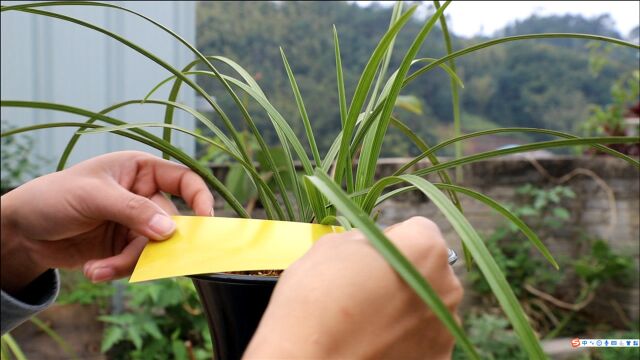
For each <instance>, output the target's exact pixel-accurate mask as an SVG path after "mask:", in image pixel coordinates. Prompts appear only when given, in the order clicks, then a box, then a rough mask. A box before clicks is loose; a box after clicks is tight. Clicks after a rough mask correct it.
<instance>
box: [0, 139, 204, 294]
mask: <svg viewBox="0 0 640 360" xmlns="http://www.w3.org/2000/svg"><path fill="white" fill-rule="evenodd" d="M161 191H163V192H167V193H170V194H174V195H178V196H181V197H182V198H184V199H185V200H186V202H187V204H188V205H189V206H190V207H191V208H192V209H193V210H194V212H195V213H196V215H201V216H203V215H212V214H213V210H212V209H213V196H212V195H211V192H210V191H209V190H208V188H207V186H206V184H205V183H204V181H203V180H202V179H201V178H200V177H198V175H196V174H195V173H193V172H192V171H191V170H189V169H188V168H187V167H185V166H182V165H179V164H176V163H174V162H170V161H166V160H163V159H160V158H158V157H155V156H152V155H150V154H147V153H143V152H135V151H123V152H115V153H110V154H106V155H102V156H99V157H96V158H93V159H90V160H87V161H84V162H82V163H79V164H77V165H75V166H73V167H70V168H68V169H66V170H63V171H60V172H56V173H52V174H49V175H45V176H42V177H39V178H37V179H34V180H32V181H30V182H28V183H26V184H24V185H22V186H20V187H18V188H16V189H15V190H13V191H11V192H9V193H7V194H5V195H3V196H2V289H3V290H5V291H8V292H11V291H19V290H20V288H21V287H23V286H25V285H27V284H28V283H29V282H30V281H32V280H33V279H35V278H36V277H37V276H39V275H40V274H42V273H43V272H44V271H46V270H47V269H49V268H76V267H79V266H82V265H85V268H84V272H85V275H86V276H87V277H89V278H90V279H92V280H93V281H96V282H97V281H106V280H112V279H116V278H119V277H123V276H127V275H129V274H130V273H131V271H132V270H133V266H134V265H135V262H136V261H137V259H138V257H139V255H140V253H141V252H142V249H143V247H144V245H145V244H146V241H147V239H153V240H163V239H166V238H167V237H169V236H170V235H171V234H172V233H173V231H174V230H175V224H174V223H173V221H172V220H171V218H170V217H169V215H168V213H174V214H175V213H177V211H176V210H175V208H174V207H173V205H172V204H171V203H170V201H168V200H167V199H166V198H164V197H163V196H162V195H161V194H160V192H161Z"/></svg>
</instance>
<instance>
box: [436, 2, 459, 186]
mask: <svg viewBox="0 0 640 360" xmlns="http://www.w3.org/2000/svg"><path fill="white" fill-rule="evenodd" d="M433 5H434V6H435V8H436V9H439V8H440V1H438V0H434V1H433ZM440 29H441V30H442V37H443V38H444V44H445V47H446V49H447V55H451V53H452V52H453V47H452V46H451V36H450V35H449V28H448V27H447V20H446V18H445V17H444V16H440ZM449 67H450V68H451V70H452V71H453V72H454V73H455V72H456V63H455V60H454V59H450V60H449ZM450 87H451V106H452V108H453V135H454V136H456V137H457V136H460V135H462V125H461V120H460V96H459V95H458V87H457V86H456V83H455V81H454V80H453V78H451V80H450ZM461 157H462V146H461V144H460V143H456V144H455V158H456V159H459V158H461ZM462 180H463V179H462V169H460V168H456V181H457V182H461V181H462Z"/></svg>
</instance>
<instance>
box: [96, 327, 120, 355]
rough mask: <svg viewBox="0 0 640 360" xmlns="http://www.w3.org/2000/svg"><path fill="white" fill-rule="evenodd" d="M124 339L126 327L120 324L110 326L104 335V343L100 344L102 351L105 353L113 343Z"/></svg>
mask: <svg viewBox="0 0 640 360" xmlns="http://www.w3.org/2000/svg"><path fill="white" fill-rule="evenodd" d="M123 339H124V329H122V328H121V327H119V326H109V327H107V329H106V330H105V331H104V334H103V335H102V344H101V345H100V352H102V353H105V352H107V351H109V349H111V348H112V347H113V345H115V344H117V343H119V342H120V341H122V340H123Z"/></svg>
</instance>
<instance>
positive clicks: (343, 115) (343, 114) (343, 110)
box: [333, 25, 347, 128]
mask: <svg viewBox="0 0 640 360" xmlns="http://www.w3.org/2000/svg"><path fill="white" fill-rule="evenodd" d="M333 47H334V52H335V56H336V81H337V82H338V102H339V103H340V124H342V127H343V128H344V124H345V122H346V121H347V97H346V95H345V91H344V77H343V74H342V57H341V56H340V42H339V41H338V30H336V26H335V25H333Z"/></svg>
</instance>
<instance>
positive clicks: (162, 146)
mask: <svg viewBox="0 0 640 360" xmlns="http://www.w3.org/2000/svg"><path fill="white" fill-rule="evenodd" d="M0 106H15V107H33V108H42V109H50V110H58V111H64V112H69V113H75V114H78V115H84V116H89V117H99V118H101V119H102V120H104V121H106V122H109V123H112V124H123V123H124V122H122V121H118V120H115V119H113V118H109V117H105V116H104V115H100V114H97V113H93V112H90V111H88V110H83V109H79V108H74V107H71V106H66V105H59V104H52V103H38V102H33V101H8V100H2V101H1V102H0ZM55 127H79V128H98V127H100V126H99V125H95V124H87V123H72V122H68V123H49V124H39V125H33V126H26V127H22V128H18V129H12V130H10V131H7V132H4V133H2V134H1V135H0V136H1V137H5V136H11V135H14V134H19V133H22V132H27V131H33V130H40V129H48V128H55ZM134 130H135V129H134ZM113 133H114V134H117V135H120V136H125V137H128V138H130V139H133V140H135V141H137V142H140V143H142V144H146V145H149V146H151V147H153V148H156V149H158V150H160V151H165V152H170V153H171V156H172V157H173V158H175V159H176V160H178V161H180V162H181V163H183V164H184V165H186V166H188V167H189V168H191V169H192V170H193V171H194V172H196V173H197V174H198V175H200V176H201V177H202V178H203V179H204V181H205V182H207V183H208V184H209V185H211V186H212V187H213V188H214V189H215V190H216V191H218V193H219V194H220V196H222V197H223V198H224V199H225V200H226V201H227V202H229V204H230V205H231V206H232V208H233V209H234V211H235V212H236V213H237V214H238V216H240V217H245V218H246V217H249V215H248V214H247V213H246V211H245V210H244V208H243V207H242V204H240V203H239V202H238V201H237V200H236V199H235V198H234V197H233V196H232V195H231V193H230V192H229V191H228V189H227V188H226V187H225V186H224V184H222V183H221V182H220V181H219V180H218V179H216V178H215V177H214V176H213V175H212V174H211V171H210V170H209V169H206V168H204V167H203V166H202V165H200V164H199V163H198V162H197V161H195V160H194V159H193V158H191V157H189V156H188V155H186V154H184V153H183V152H182V151H181V150H180V149H178V148H176V147H175V146H173V145H171V144H167V143H166V142H164V140H162V139H160V138H158V137H155V136H153V135H150V137H149V138H147V137H142V136H139V135H136V134H131V133H127V132H122V131H114V132H113Z"/></svg>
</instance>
